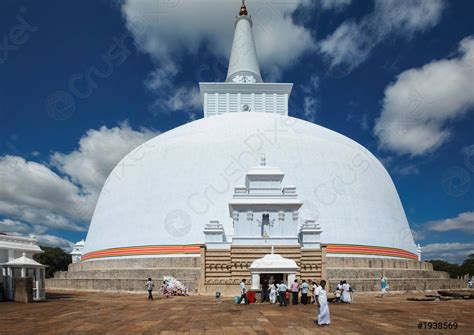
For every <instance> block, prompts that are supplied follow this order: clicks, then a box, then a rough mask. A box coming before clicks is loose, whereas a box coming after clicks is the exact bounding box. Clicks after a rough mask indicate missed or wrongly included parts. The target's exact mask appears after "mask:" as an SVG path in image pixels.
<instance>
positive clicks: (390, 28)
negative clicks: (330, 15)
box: [319, 0, 445, 72]
mask: <svg viewBox="0 0 474 335" xmlns="http://www.w3.org/2000/svg"><path fill="white" fill-rule="evenodd" d="M444 7H445V6H444V2H443V0H430V1H424V0H409V1H399V0H377V1H376V2H375V7H374V10H373V12H372V13H370V14H368V15H366V16H364V17H362V19H361V20H360V21H359V22H356V21H354V20H347V21H345V22H343V23H342V24H341V25H340V26H339V27H338V28H337V29H336V30H335V31H334V32H333V33H332V34H331V35H330V36H328V37H327V38H326V39H324V40H323V41H322V42H321V43H320V45H319V50H320V52H321V53H322V54H323V55H324V56H325V57H327V59H328V60H329V62H328V64H329V67H330V68H334V67H341V66H342V67H344V68H345V71H347V72H350V71H351V70H352V69H354V68H356V67H357V66H359V65H360V64H361V63H363V62H364V61H365V60H366V59H367V58H368V57H369V55H370V52H371V51H372V49H373V48H374V47H376V46H377V45H378V44H380V43H381V42H382V41H383V40H384V39H386V38H387V37H389V36H401V37H405V38H411V37H412V36H413V34H414V33H417V32H420V31H424V30H427V29H429V28H431V27H433V26H435V25H436V24H437V23H438V22H439V21H440V18H441V13H442V10H443V8H444Z"/></svg>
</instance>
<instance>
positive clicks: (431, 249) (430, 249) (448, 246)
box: [422, 242, 474, 263]
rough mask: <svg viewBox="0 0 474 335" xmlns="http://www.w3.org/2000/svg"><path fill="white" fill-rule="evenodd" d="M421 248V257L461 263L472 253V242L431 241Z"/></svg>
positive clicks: (473, 245)
mask: <svg viewBox="0 0 474 335" xmlns="http://www.w3.org/2000/svg"><path fill="white" fill-rule="evenodd" d="M422 248H423V250H422V256H423V259H428V260H429V259H443V260H446V261H448V262H455V263H462V261H464V260H465V259H466V258H467V256H468V255H470V254H472V253H474V243H459V242H454V243H432V244H427V245H425V246H423V247H422Z"/></svg>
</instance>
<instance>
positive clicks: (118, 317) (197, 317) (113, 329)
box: [0, 293, 474, 335]
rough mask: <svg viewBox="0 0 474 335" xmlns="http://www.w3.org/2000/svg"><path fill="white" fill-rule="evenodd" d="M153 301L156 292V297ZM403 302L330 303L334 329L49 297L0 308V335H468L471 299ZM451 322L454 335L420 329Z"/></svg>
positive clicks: (206, 307) (291, 309) (255, 309)
mask: <svg viewBox="0 0 474 335" xmlns="http://www.w3.org/2000/svg"><path fill="white" fill-rule="evenodd" d="M156 295H158V293H156ZM406 297H407V296H402V295H394V296H389V297H386V298H384V299H381V298H376V297H374V296H360V297H356V300H355V303H354V304H351V305H340V304H331V305H330V310H331V320H332V324H331V325H330V326H328V327H324V328H320V327H317V326H315V325H314V324H313V320H314V319H315V310H316V309H315V306H314V305H307V306H303V305H297V306H288V307H286V308H284V307H281V308H280V307H278V306H272V305H269V304H251V305H247V306H245V305H235V304H233V302H232V301H231V300H230V299H229V298H227V299H226V298H224V299H222V300H216V299H214V298H211V297H197V296H196V297H173V298H170V299H164V298H158V299H155V300H154V301H150V302H148V301H147V300H146V293H144V294H143V295H136V294H120V295H118V294H104V293H49V294H48V300H47V301H45V302H39V303H33V304H18V303H0V334H107V333H109V334H132V333H133V334H137V333H138V334H140V333H143V334H315V333H318V334H342V333H344V334H353V335H355V334H434V333H440V334H441V333H447V334H451V333H452V334H473V333H474V317H473V315H472V313H473V312H472V311H473V310H474V300H455V301H433V302H411V301H407V300H406ZM425 321H426V322H429V321H436V322H444V321H456V322H457V324H458V327H457V329H456V330H443V331H433V330H428V329H427V330H418V329H417V327H418V323H419V322H425Z"/></svg>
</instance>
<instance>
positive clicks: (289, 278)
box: [287, 273, 296, 287]
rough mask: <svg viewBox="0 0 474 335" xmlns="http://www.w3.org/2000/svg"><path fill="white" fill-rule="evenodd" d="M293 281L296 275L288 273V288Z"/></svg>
mask: <svg viewBox="0 0 474 335" xmlns="http://www.w3.org/2000/svg"><path fill="white" fill-rule="evenodd" d="M295 279H296V273H289V274H288V283H287V285H288V287H290V286H291V283H293V282H294V281H295Z"/></svg>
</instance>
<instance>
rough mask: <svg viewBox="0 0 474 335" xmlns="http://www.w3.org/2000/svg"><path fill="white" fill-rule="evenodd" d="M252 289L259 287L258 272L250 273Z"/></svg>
mask: <svg viewBox="0 0 474 335" xmlns="http://www.w3.org/2000/svg"><path fill="white" fill-rule="evenodd" d="M251 289H252V290H259V289H260V273H252V287H251Z"/></svg>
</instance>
